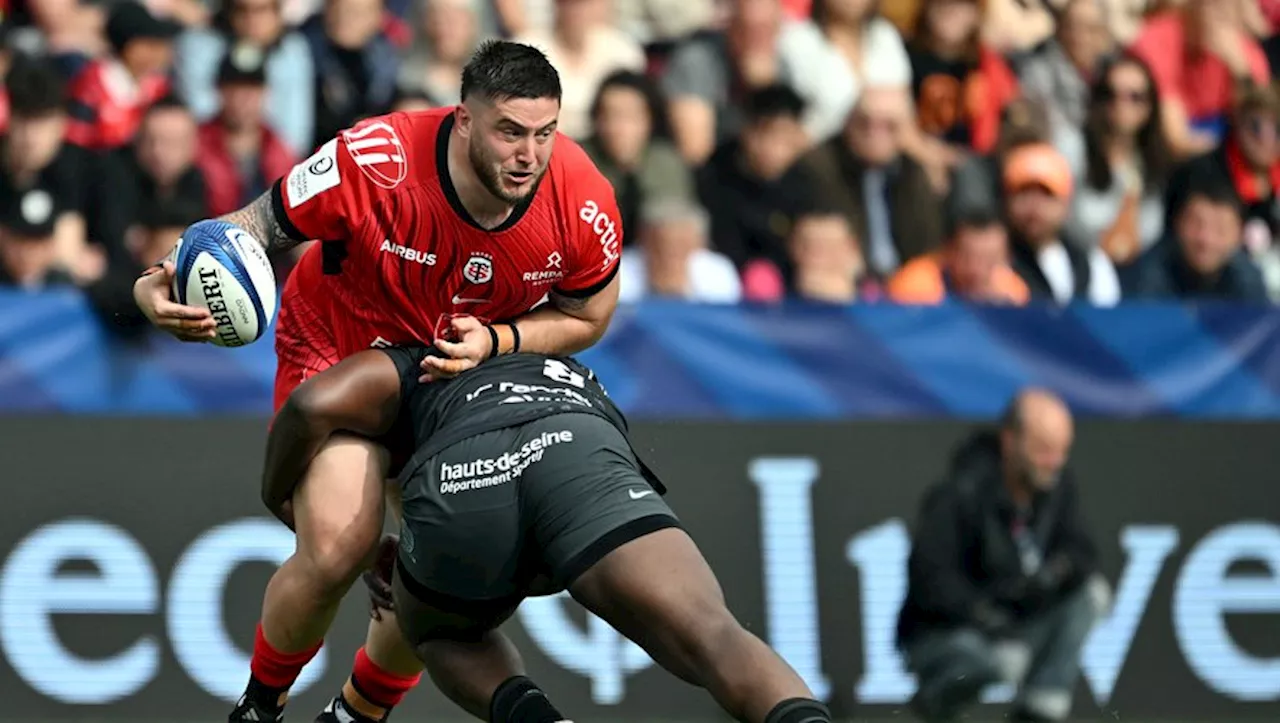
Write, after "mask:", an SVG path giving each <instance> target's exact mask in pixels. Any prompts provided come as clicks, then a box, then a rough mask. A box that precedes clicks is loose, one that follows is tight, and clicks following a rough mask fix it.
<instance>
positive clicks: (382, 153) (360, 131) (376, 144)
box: [343, 121, 409, 189]
mask: <svg viewBox="0 0 1280 723" xmlns="http://www.w3.org/2000/svg"><path fill="white" fill-rule="evenodd" d="M343 140H344V141H346V144H347V152H348V153H350V154H351V160H353V161H355V164H356V166H357V167H359V168H360V171H361V173H364V175H365V177H366V178H368V179H369V180H370V181H373V182H374V183H375V184H377V185H378V186H381V187H382V188H386V189H392V188H395V187H396V186H398V185H400V183H401V182H402V181H404V179H405V177H406V176H408V175H409V163H408V161H407V160H405V154H404V144H403V143H401V142H400V136H398V135H396V131H395V129H394V128H392V127H391V126H389V125H387V124H386V123H383V122H382V121H375V122H373V123H370V124H368V125H364V126H357V127H355V128H352V129H351V130H349V131H346V132H345V133H344V134H343Z"/></svg>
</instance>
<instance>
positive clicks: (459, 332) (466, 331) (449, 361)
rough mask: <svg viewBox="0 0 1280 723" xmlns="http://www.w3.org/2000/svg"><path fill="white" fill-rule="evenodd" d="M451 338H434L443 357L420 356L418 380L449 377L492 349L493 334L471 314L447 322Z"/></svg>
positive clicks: (481, 360)
mask: <svg viewBox="0 0 1280 723" xmlns="http://www.w3.org/2000/svg"><path fill="white" fill-rule="evenodd" d="M449 331H450V336H451V337H452V339H450V340H446V339H436V342H435V347H436V348H437V349H439V350H440V351H441V352H443V353H445V354H447V355H448V356H446V357H441V356H428V357H427V358H426V359H423V360H422V372H423V373H422V376H421V377H419V378H418V381H420V382H431V381H435V380H437V379H449V378H451V377H456V376H458V375H459V374H461V373H463V372H465V371H467V370H468V369H474V368H476V367H477V366H479V365H480V362H483V361H484V360H485V359H488V358H489V356H490V354H491V353H492V351H493V336H492V335H491V334H490V333H489V327H487V326H485V325H484V324H483V323H481V321H480V320H479V319H477V318H475V317H474V316H459V317H457V318H455V319H453V320H452V321H451V322H450V329H449Z"/></svg>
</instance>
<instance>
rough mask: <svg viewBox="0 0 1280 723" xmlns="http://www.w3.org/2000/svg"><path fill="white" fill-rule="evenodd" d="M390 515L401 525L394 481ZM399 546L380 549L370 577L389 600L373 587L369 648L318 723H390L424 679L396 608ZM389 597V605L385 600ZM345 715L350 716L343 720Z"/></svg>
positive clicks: (392, 541)
mask: <svg viewBox="0 0 1280 723" xmlns="http://www.w3.org/2000/svg"><path fill="white" fill-rule="evenodd" d="M386 509H387V511H389V512H390V513H391V516H392V518H393V519H394V520H395V522H396V523H397V524H399V522H400V487H399V485H398V484H397V483H395V482H394V481H392V482H388V483H387V485H386ZM396 542H397V541H396V538H394V537H384V538H383V540H382V542H381V544H380V545H379V548H378V553H377V560H376V562H375V563H374V565H373V569H372V570H371V571H370V573H369V574H371V575H373V576H374V578H375V579H377V580H379V581H380V582H379V586H382V585H386V588H385V595H383V594H381V592H380V591H375V590H373V589H372V586H371V593H372V594H373V596H374V598H375V601H374V606H373V615H372V616H371V619H370V621H369V631H368V633H366V635H365V643H364V647H362V648H360V650H359V651H357V652H356V657H355V661H354V662H353V664H352V667H351V674H350V675H349V676H348V677H347V680H346V682H345V683H343V685H342V691H341V692H340V693H339V694H338V697H336V698H334V699H333V700H332V701H331V703H330V704H329V705H328V706H326V708H325V710H324V711H323V712H322V713H321V714H320V715H319V716H318V717H317V718H316V723H339V721H346V720H347V716H348V715H349V716H350V717H352V718H354V719H355V720H356V721H357V723H364V722H366V721H381V720H385V719H386V718H387V716H388V715H390V714H391V709H392V708H394V707H396V706H397V705H399V703H400V701H401V700H403V699H404V696H405V694H407V693H408V692H409V691H410V690H411V689H412V688H413V686H415V685H416V684H417V682H418V680H419V679H421V677H422V661H421V660H419V659H418V655H417V653H415V652H414V650H413V648H412V647H410V645H409V644H408V643H407V642H405V639H404V636H402V635H401V634H400V626H399V624H398V623H397V622H396V617H395V613H394V612H392V607H391V600H390V582H391V575H392V570H393V568H394V566H395V557H396V552H397V547H398V546H397V544H396ZM366 582H368V579H367V578H366ZM384 597H385V600H380V599H379V598H384ZM339 709H341V712H342V713H345V714H347V715H339Z"/></svg>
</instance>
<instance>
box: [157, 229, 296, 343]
mask: <svg viewBox="0 0 1280 723" xmlns="http://www.w3.org/2000/svg"><path fill="white" fill-rule="evenodd" d="M173 264H174V266H175V271H176V272H175V273H174V276H173V298H174V300H175V301H177V302H178V303H179V304H184V305H187V306H196V307H201V308H205V309H208V310H209V312H210V313H211V314H212V315H213V321H214V325H215V327H214V336H213V338H212V339H211V340H210V341H212V342H213V343H214V344H217V345H218V346H244V345H245V344H249V343H252V342H254V341H257V340H258V339H259V338H261V337H262V335H263V334H264V333H266V331H267V327H269V326H270V325H271V321H272V320H273V319H274V318H275V315H276V309H277V308H278V306H279V305H278V304H277V303H276V276H275V270H274V269H272V267H271V260H270V259H268V258H267V253H266V251H265V250H264V249H263V248H262V244H260V243H258V240H257V239H255V238H254V237H253V236H251V235H250V234H249V232H248V231H245V230H244V229H242V228H240V227H239V226H237V225H235V224H233V223H227V222H226V221H216V220H210V221H200V222H199V223H195V224H192V225H191V226H189V227H187V230H186V231H183V233H182V238H181V239H179V240H178V246H177V247H176V248H175V249H174V254H173Z"/></svg>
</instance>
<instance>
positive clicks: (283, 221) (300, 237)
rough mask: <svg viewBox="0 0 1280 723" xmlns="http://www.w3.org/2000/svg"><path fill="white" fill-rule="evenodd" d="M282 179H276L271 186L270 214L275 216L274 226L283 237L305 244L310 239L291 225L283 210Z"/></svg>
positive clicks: (287, 215)
mask: <svg viewBox="0 0 1280 723" xmlns="http://www.w3.org/2000/svg"><path fill="white" fill-rule="evenodd" d="M283 184H284V178H279V179H276V182H275V183H273V184H271V213H272V215H273V216H275V219H276V224H277V225H279V226H280V230H281V231H284V235H286V236H288V237H289V238H291V239H293V240H294V241H297V242H298V243H306V242H307V241H310V240H311V239H310V238H309V237H308V236H307V235H306V234H304V233H302V231H300V230H298V227H297V226H294V225H293V221H292V220H291V219H290V218H289V214H288V212H287V211H285V210H284V186H283Z"/></svg>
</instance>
